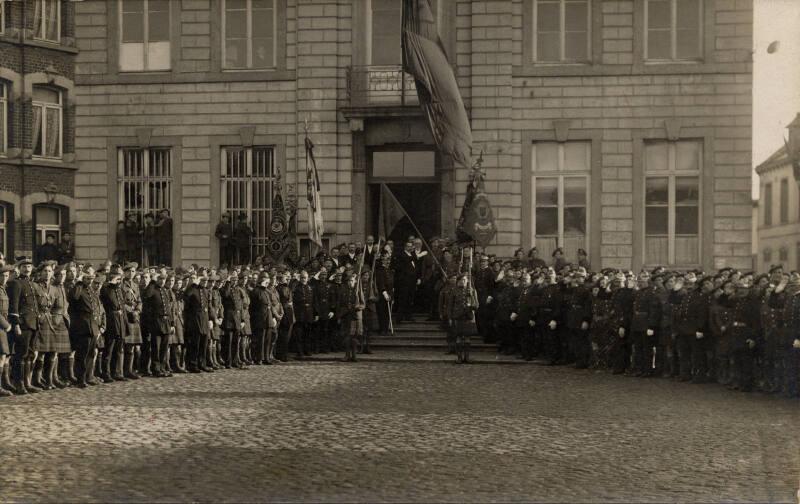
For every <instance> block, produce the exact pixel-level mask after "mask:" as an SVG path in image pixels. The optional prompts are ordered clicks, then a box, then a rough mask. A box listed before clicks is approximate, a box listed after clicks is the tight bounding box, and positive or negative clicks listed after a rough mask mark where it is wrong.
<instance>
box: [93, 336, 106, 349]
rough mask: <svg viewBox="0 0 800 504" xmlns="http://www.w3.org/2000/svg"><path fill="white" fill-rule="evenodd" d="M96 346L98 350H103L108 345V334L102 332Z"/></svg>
mask: <svg viewBox="0 0 800 504" xmlns="http://www.w3.org/2000/svg"><path fill="white" fill-rule="evenodd" d="M95 347H96V348H97V349H98V350H103V349H104V348H105V347H106V336H105V334H101V335H100V337H98V338H97V344H96V345H95Z"/></svg>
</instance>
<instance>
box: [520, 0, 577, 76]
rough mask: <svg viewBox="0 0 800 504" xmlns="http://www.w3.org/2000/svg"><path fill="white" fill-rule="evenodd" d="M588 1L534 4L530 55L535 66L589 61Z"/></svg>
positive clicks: (557, 0)
mask: <svg viewBox="0 0 800 504" xmlns="http://www.w3.org/2000/svg"><path fill="white" fill-rule="evenodd" d="M589 7H590V5H589V0H534V5H533V26H534V36H533V37H532V38H533V46H534V47H533V54H534V58H535V61H537V62H581V61H588V59H589V52H590V43H591V37H590V26H591V9H590V8H589Z"/></svg>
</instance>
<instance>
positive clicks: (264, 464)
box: [0, 362, 800, 502]
mask: <svg viewBox="0 0 800 504" xmlns="http://www.w3.org/2000/svg"><path fill="white" fill-rule="evenodd" d="M799 413H800V405H799V404H798V403H797V402H792V401H787V400H784V399H779V398H773V397H767V396H762V395H757V394H742V393H736V392H731V391H727V390H723V389H720V388H719V387H716V386H713V385H689V384H684V383H676V382H671V381H664V380H644V379H634V378H625V377H618V376H610V375H606V374H596V373H593V372H590V371H577V370H573V369H566V368H553V367H546V366H536V365H519V366H494V365H474V366H457V365H454V364H449V363H442V362H418V363H408V362H394V363H393V362H360V363H356V364H345V363H331V362H295V363H290V364H286V365H281V366H271V367H258V368H251V369H250V370H249V371H246V372H241V371H226V372H217V373H214V374H202V375H180V376H176V377H174V378H172V379H166V380H161V379H146V380H139V381H138V382H131V383H117V384H113V385H106V386H101V387H94V388H91V389H88V390H77V389H70V390H65V391H60V392H49V393H44V394H38V395H35V396H26V397H15V398H11V399H9V400H2V401H0V420H2V425H3V435H2V438H0V439H2V441H0V501H12V502H13V501H58V502H63V501H95V502H96V501H103V502H106V501H124V502H134V501H135V502H141V501H161V502H163V501H172V502H175V501H201V502H212V501H237V502H242V501H250V502H252V501H267V500H269V501H328V502H344V501H348V502H349V501H362V502H375V501H395V502H397V501H403V502H407V501H426V502H427V501H450V502H463V501H548V502H576V501H583V502H586V501H593V502H599V501H615V502H630V501H662V502H663V501H670V502H673V501H680V502H719V501H757V502H765V501H782V502H792V501H794V499H795V492H796V490H797V488H798V478H799V477H800V441H799V437H798V426H800V422H798V420H799V418H798V417H800V415H799Z"/></svg>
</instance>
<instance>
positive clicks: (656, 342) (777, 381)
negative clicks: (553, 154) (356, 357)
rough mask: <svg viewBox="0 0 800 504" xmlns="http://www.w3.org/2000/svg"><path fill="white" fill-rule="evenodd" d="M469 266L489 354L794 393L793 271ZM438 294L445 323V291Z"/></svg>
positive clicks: (799, 298) (797, 339) (796, 319)
mask: <svg viewBox="0 0 800 504" xmlns="http://www.w3.org/2000/svg"><path fill="white" fill-rule="evenodd" d="M478 264H479V266H478V267H477V268H476V269H475V271H474V272H473V273H472V276H473V282H474V286H475V290H476V292H477V297H478V306H477V307H476V323H477V329H478V331H479V333H480V335H481V336H482V338H483V339H484V341H485V342H488V343H497V345H498V349H499V351H500V352H503V353H505V354H515V353H516V354H518V355H520V356H521V357H522V358H524V359H526V360H532V359H534V358H542V359H545V360H546V361H547V363H549V364H551V365H557V364H571V365H574V366H575V367H578V368H588V367H591V368H596V369H607V370H610V371H611V372H613V373H615V374H626V375H631V376H664V377H673V378H675V379H678V380H681V381H691V382H693V383H706V382H710V381H717V382H719V383H721V384H724V385H726V386H728V387H729V388H733V389H736V390H742V391H750V390H753V389H756V388H758V389H759V390H762V391H764V392H768V393H782V394H784V395H786V396H790V397H797V395H798V384H799V382H798V380H799V379H800V375H799V371H798V370H799V369H800V274H798V272H796V271H792V272H784V270H783V268H782V267H781V266H775V267H773V268H772V269H771V270H770V272H769V274H763V275H759V276H756V275H754V274H753V273H748V272H741V271H736V270H734V269H732V268H724V269H721V270H720V271H718V272H716V273H713V274H709V275H706V274H703V273H702V272H701V271H689V272H674V271H667V270H666V269H664V268H656V269H654V270H652V271H642V272H640V273H639V274H633V273H632V272H623V271H613V270H604V271H601V272H597V273H592V272H588V271H587V270H586V269H585V268H584V267H576V266H570V265H566V266H565V267H564V268H563V269H561V270H560V271H556V270H555V269H554V268H552V267H551V268H547V267H542V268H534V269H528V268H527V267H523V268H516V267H515V265H513V264H512V263H505V264H502V263H501V264H492V265H490V263H489V258H487V257H483V258H481V259H480V261H479V262H478ZM454 283H455V276H451V282H450V285H451V286H452V285H453V284H454ZM439 296H440V303H439V306H440V308H439V309H440V313H441V317H442V318H443V319H445V320H446V319H447V318H448V314H447V313H446V310H445V309H444V307H445V306H447V301H446V298H447V296H448V287H444V288H442V290H441V291H440V292H439Z"/></svg>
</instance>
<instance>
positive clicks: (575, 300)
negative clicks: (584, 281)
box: [565, 285, 592, 369]
mask: <svg viewBox="0 0 800 504" xmlns="http://www.w3.org/2000/svg"><path fill="white" fill-rule="evenodd" d="M565 319H566V320H565V326H566V329H567V333H568V338H569V353H570V356H571V358H572V359H573V360H574V361H575V367H576V368H579V369H584V368H587V367H589V361H590V359H591V355H592V343H591V341H590V337H589V334H590V333H589V325H590V323H591V321H592V293H591V292H590V291H589V289H587V288H586V287H585V286H584V285H578V286H575V287H572V295H571V297H570V302H569V304H568V305H567V308H566V315H565Z"/></svg>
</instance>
